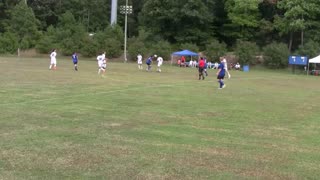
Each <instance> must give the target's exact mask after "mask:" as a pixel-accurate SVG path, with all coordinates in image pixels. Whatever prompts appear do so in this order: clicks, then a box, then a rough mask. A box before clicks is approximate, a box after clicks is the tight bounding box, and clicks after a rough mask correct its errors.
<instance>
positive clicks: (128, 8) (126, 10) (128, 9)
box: [120, 0, 132, 62]
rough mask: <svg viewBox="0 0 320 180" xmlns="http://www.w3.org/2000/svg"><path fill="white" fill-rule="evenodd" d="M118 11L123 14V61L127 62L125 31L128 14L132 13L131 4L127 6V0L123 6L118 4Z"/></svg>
mask: <svg viewBox="0 0 320 180" xmlns="http://www.w3.org/2000/svg"><path fill="white" fill-rule="evenodd" d="M120 13H121V14H124V16H125V22H124V53H123V54H124V62H127V31H128V27H127V26H128V14H132V6H128V0H126V5H125V6H120Z"/></svg>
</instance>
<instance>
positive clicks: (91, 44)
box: [81, 36, 101, 57]
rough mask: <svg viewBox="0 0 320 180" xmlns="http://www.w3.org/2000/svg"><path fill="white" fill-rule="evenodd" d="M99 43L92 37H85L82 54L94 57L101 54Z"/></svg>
mask: <svg viewBox="0 0 320 180" xmlns="http://www.w3.org/2000/svg"><path fill="white" fill-rule="evenodd" d="M99 53H101V52H99V44H98V42H97V41H94V40H93V38H92V37H89V36H88V37H86V38H84V44H83V46H82V48H81V54H82V55H83V56H85V57H94V56H96V55H97V54H99Z"/></svg>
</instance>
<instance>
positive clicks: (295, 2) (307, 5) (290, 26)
mask: <svg viewBox="0 0 320 180" xmlns="http://www.w3.org/2000/svg"><path fill="white" fill-rule="evenodd" d="M319 5H320V1H319V0H308V1H305V0H282V1H279V3H278V8H279V9H281V10H283V14H280V15H279V16H276V19H275V26H276V27H277V29H278V30H279V31H280V33H281V34H290V39H289V50H290V51H291V49H292V44H293V38H294V33H295V32H300V41H301V45H302V46H303V44H304V43H303V42H304V32H305V30H307V29H308V27H310V26H311V24H312V23H313V22H314V19H315V17H317V14H319V13H320V11H319V8H318V7H319Z"/></svg>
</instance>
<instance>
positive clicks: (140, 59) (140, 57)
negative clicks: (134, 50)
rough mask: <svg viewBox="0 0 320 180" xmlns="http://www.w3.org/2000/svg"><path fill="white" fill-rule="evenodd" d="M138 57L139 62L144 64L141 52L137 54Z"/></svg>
mask: <svg viewBox="0 0 320 180" xmlns="http://www.w3.org/2000/svg"><path fill="white" fill-rule="evenodd" d="M137 59H138V64H142V56H141V54H139V55H138V56H137Z"/></svg>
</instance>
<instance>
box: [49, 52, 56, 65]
mask: <svg viewBox="0 0 320 180" xmlns="http://www.w3.org/2000/svg"><path fill="white" fill-rule="evenodd" d="M56 56H57V52H56V50H55V49H53V50H52V51H51V54H50V66H49V70H51V69H53V70H56V69H57V58H56Z"/></svg>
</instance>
